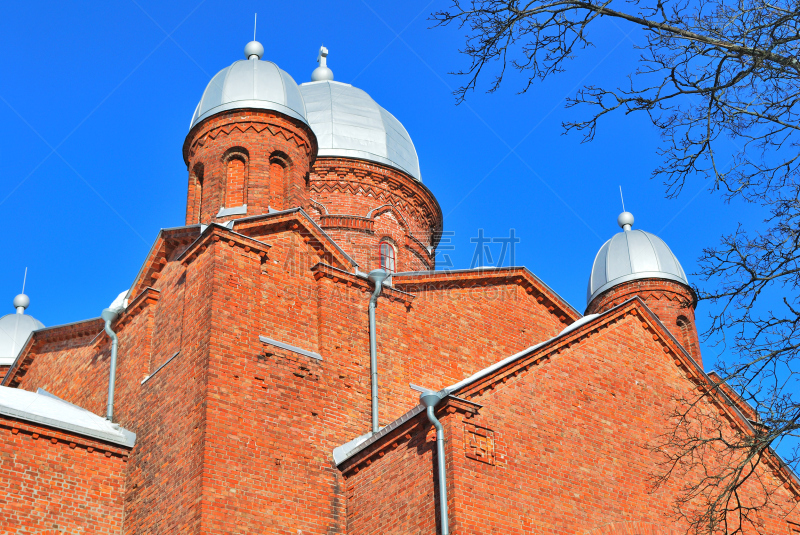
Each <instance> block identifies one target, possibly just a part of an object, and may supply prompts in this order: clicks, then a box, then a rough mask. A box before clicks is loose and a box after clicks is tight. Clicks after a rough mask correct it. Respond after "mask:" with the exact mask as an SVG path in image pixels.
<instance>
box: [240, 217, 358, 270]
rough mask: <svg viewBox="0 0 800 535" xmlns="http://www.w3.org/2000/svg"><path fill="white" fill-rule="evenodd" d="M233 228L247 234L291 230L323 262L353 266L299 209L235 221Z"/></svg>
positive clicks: (351, 267)
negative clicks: (314, 251) (313, 250)
mask: <svg viewBox="0 0 800 535" xmlns="http://www.w3.org/2000/svg"><path fill="white" fill-rule="evenodd" d="M234 228H235V229H236V231H237V232H240V233H242V234H244V235H248V236H249V235H252V234H256V233H270V232H281V231H284V230H288V231H293V232H296V233H298V234H299V235H300V236H301V237H302V239H303V241H304V242H305V243H307V244H308V245H309V246H310V247H311V248H313V249H315V250H316V251H317V253H318V254H319V255H320V257H321V258H322V259H324V261H325V262H330V263H331V264H333V265H335V266H336V267H338V268H340V269H353V267H355V266H354V264H353V263H352V262H351V261H350V260H349V259H348V257H347V256H345V255H344V254H343V253H342V252H341V251H340V250H339V249H337V248H336V247H335V246H334V245H333V241H332V240H331V238H330V237H329V236H328V235H327V234H324V233H323V232H320V231H319V229H318V228H317V226H316V225H315V224H314V223H313V220H311V219H310V217H309V216H308V215H306V214H305V212H302V211H299V210H298V211H295V212H290V213H286V214H278V215H274V216H273V215H265V216H263V217H260V218H258V219H255V220H250V221H241V222H237V223H236V226H235V227H234Z"/></svg>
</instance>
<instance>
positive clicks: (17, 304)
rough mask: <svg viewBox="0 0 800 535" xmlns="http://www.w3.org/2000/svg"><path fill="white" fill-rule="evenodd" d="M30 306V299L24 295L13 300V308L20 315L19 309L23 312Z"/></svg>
mask: <svg viewBox="0 0 800 535" xmlns="http://www.w3.org/2000/svg"><path fill="white" fill-rule="evenodd" d="M30 304H31V298H30V297H28V296H27V295H25V294H19V295H18V296H16V297H15V298H14V308H16V309H17V312H18V313H19V314H22V312H21V311H20V309H22V310H25V309H26V308H28V307H29V306H30Z"/></svg>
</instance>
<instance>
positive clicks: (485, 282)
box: [392, 268, 581, 324]
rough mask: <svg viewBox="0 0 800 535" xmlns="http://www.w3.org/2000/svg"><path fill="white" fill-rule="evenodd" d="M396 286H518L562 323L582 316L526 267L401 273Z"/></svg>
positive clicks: (410, 288) (421, 288)
mask: <svg viewBox="0 0 800 535" xmlns="http://www.w3.org/2000/svg"><path fill="white" fill-rule="evenodd" d="M392 283H393V284H394V285H395V286H397V287H398V288H402V289H404V290H406V291H408V292H411V293H416V292H420V291H425V290H442V289H449V288H483V287H486V286H489V285H501V286H503V285H511V284H517V285H519V286H521V287H522V288H523V289H524V290H525V291H526V292H527V293H528V294H530V295H531V296H532V297H533V298H535V299H536V301H537V302H538V303H539V304H540V305H542V306H543V307H545V308H546V309H547V310H548V311H549V312H550V313H551V314H553V315H554V316H556V317H557V318H558V319H559V321H561V322H562V323H565V324H570V323H572V322H573V321H576V320H577V319H578V318H580V317H581V315H580V313H578V311H577V310H575V309H574V308H572V307H571V306H570V305H569V303H567V302H566V301H564V300H563V299H562V298H561V297H560V296H559V295H558V294H556V293H555V292H554V291H553V290H552V289H550V288H549V287H548V286H547V285H546V284H544V283H543V282H542V281H541V280H540V279H539V278H538V277H536V276H535V275H533V274H532V273H531V272H530V271H528V270H527V269H525V268H498V269H473V270H454V271H448V270H441V271H427V272H419V273H398V274H396V275H394V276H393V277H392Z"/></svg>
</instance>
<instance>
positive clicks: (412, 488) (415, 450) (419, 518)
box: [346, 415, 502, 535]
mask: <svg viewBox="0 0 800 535" xmlns="http://www.w3.org/2000/svg"><path fill="white" fill-rule="evenodd" d="M417 422H418V424H417V425H418V426H419V427H417V428H415V429H414V431H415V433H414V435H413V437H412V438H411V439H410V440H399V441H396V442H391V441H390V444H389V446H388V447H386V448H384V449H383V450H382V451H384V452H385V453H384V455H383V456H382V457H380V459H379V460H376V461H375V462H374V464H373V465H371V466H369V467H368V468H366V469H364V470H359V471H358V472H354V473H352V474H350V475H349V477H348V478H347V479H346V488H347V534H348V535H367V534H374V533H381V534H384V533H385V534H389V533H396V534H398V535H399V534H403V535H430V534H432V533H439V532H440V531H437V527H438V528H440V526H439V525H438V524H439V523H438V517H439V507H438V503H439V490H438V484H437V480H436V476H435V474H436V472H435V468H436V465H435V464H434V463H435V462H436V460H435V452H436V433H435V431H434V430H433V427H432V426H431V425H430V424H429V423H428V420H427V418H426V417H425V416H424V415H421V416H419V417H417ZM450 466H451V467H452V465H450ZM490 530H491V527H490V526H488V525H485V526H484V530H483V531H482V532H481V533H482V534H484V533H492V532H491V531H490ZM451 533H457V532H453V531H451ZM500 533H502V531H501V532H500Z"/></svg>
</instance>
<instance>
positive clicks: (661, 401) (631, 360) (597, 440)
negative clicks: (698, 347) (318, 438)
mask: <svg viewBox="0 0 800 535" xmlns="http://www.w3.org/2000/svg"><path fill="white" fill-rule="evenodd" d="M640 317H641V314H639V315H633V314H624V313H622V314H619V315H618V316H617V317H616V318H613V319H612V320H610V321H608V322H607V323H606V324H604V325H603V326H602V327H599V326H598V327H597V328H596V329H593V330H591V331H590V332H584V333H580V332H578V333H576V335H575V338H574V340H575V341H574V342H573V343H571V344H567V345H566V346H565V347H564V348H563V349H562V350H561V351H559V352H558V353H557V354H555V353H554V354H552V356H551V357H550V358H546V359H543V361H542V362H541V364H534V365H533V366H527V367H521V368H520V369H519V371H518V373H513V374H510V375H507V376H506V377H505V379H504V380H501V381H497V382H496V383H494V384H491V385H490V384H489V383H488V382H487V383H485V384H483V385H479V386H478V387H476V388H473V389H466V390H465V391H464V392H459V393H457V395H459V396H463V397H464V398H466V399H467V400H468V401H470V402H474V403H477V404H479V405H480V406H481V408H480V409H478V410H477V414H474V413H469V412H468V413H464V412H461V411H457V410H452V409H450V408H447V409H445V410H440V411H439V418H440V420H441V421H442V424H443V426H444V428H445V441H446V455H445V456H446V463H447V473H448V507H449V519H450V526H451V530H452V531H451V532H452V533H457V534H459V535H463V534H470V535H472V534H484V533H504V534H505V533H507V534H527V533H542V534H557V533H558V534H560V533H577V534H609V535H610V534H614V535H617V534H636V535H642V534H654V535H655V534H657V535H679V534H683V533H686V530H687V528H688V526H687V525H686V524H685V523H683V522H681V521H680V520H679V519H676V517H675V515H674V513H673V506H674V503H675V502H674V500H675V498H676V497H677V496H678V494H679V492H680V488H681V486H682V485H683V484H685V483H686V482H687V481H689V480H691V478H692V477H696V476H697V474H684V475H680V476H678V477H677V478H676V479H674V480H672V481H670V482H669V484H668V485H666V486H664V487H660V488H658V489H655V490H654V488H653V487H652V484H651V482H652V479H651V478H652V476H653V474H656V473H659V472H658V470H659V466H660V465H659V463H660V462H662V461H663V458H662V457H661V456H660V455H659V454H657V453H656V452H655V451H654V450H653V449H652V446H653V445H654V444H655V442H656V437H657V436H658V435H659V434H660V433H664V432H667V431H669V428H668V425H669V421H670V418H669V416H670V414H671V413H672V410H674V408H675V407H674V405H673V402H672V400H674V399H678V398H681V397H687V396H688V397H691V398H693V397H694V392H696V388H695V384H694V383H693V382H692V381H690V380H688V379H687V376H686V372H685V371H684V369H682V368H680V367H678V366H676V365H675V364H674V362H673V359H672V358H671V357H670V356H669V355H667V354H665V352H664V351H663V347H662V344H661V343H659V342H657V341H654V339H653V330H652V329H650V328H646V327H644V326H643V324H642V323H641V321H640V319H639V318H640ZM700 410H701V411H702V412H703V413H706V414H718V412H717V411H718V409H717V407H716V406H713V405H711V404H710V403H705V404H702V407H701V409H700ZM432 429H433V428H432V426H431V425H430V424H429V423H428V421H427V418H426V417H425V415H424V414H422V415H420V416H418V417H417V418H416V419H415V420H413V421H411V422H410V423H409V424H407V425H406V426H405V427H403V428H400V429H398V430H397V431H396V432H395V433H393V434H392V435H390V436H388V437H386V438H385V440H384V441H382V442H380V443H378V444H376V445H375V446H374V447H373V448H370V449H369V450H368V451H367V452H365V453H363V454H360V457H357V458H355V459H354V460H353V462H352V463H351V464H350V465H349V466H348V465H346V468H345V474H346V488H347V495H348V533H349V534H351V535H362V534H367V533H385V534H397V535H400V534H403V535H408V534H419V535H422V534H427V533H434V532H435V529H436V528H435V526H434V523H435V522H437V518H438V510H437V513H436V515H434V513H433V510H432V509H433V506H432V505H433V504H434V503H436V502H438V489H436V486H435V481H436V464H435V462H434V460H433V459H432V458H431V451H432V450H433V449H434V448H435V434H434V433H433V431H432ZM476 429H479V430H481V432H480V433H479V436H481V437H482V438H481V440H482V441H484V442H483V444H484V446H483V452H484V453H486V452H487V450H491V451H492V455H493V462H486V459H485V458H484V459H479V458H476V456H475V455H474V454H473V453H474V451H475V449H476V447H479V445H478V444H477V443H476V440H475V439H476V437H475V430H476ZM490 434H491V442H492V443H491V446H490V447H487V443H486V442H485V439H486V437H487V436H489V435H490ZM770 472H771V470H770V471H769V472H768V471H766V470H761V471H760V478H759V479H760V482H759V483H755V482H753V484H748V485H746V487H745V489H744V490H743V492H742V497H741V499H743V500H744V502H745V503H747V502H748V500H753V502H756V503H757V502H758V500H760V499H762V498H763V494H762V491H761V488H760V486H759V485H760V484H761V483H764V484H765V487H766V488H770V489H771V490H772V491H773V492H774V494H773V501H772V502H771V503H770V504H769V505H768V506H766V507H764V508H763V509H762V511H761V513H760V520H761V522H762V526H761V528H760V530H758V531H752V530H751V531H746V533H756V532H757V533H774V534H782V533H787V528H788V526H787V524H786V518H787V515H788V517H789V519H796V518H797V516H798V513H797V510H796V501H795V496H794V495H793V494H792V493H791V492H789V491H787V490H786V489H784V488H783V486H782V481H780V480H778V479H777V478H775V477H773V476H772V474H771V473H770ZM753 502H750V503H753ZM421 505H422V506H423V507H426V509H425V514H424V515H419V514H418V510H417V508H418V507H420V506H421Z"/></svg>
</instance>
